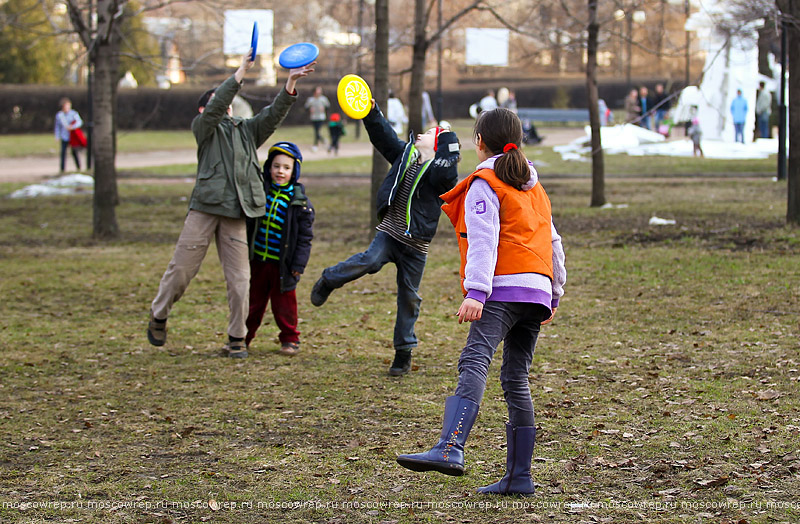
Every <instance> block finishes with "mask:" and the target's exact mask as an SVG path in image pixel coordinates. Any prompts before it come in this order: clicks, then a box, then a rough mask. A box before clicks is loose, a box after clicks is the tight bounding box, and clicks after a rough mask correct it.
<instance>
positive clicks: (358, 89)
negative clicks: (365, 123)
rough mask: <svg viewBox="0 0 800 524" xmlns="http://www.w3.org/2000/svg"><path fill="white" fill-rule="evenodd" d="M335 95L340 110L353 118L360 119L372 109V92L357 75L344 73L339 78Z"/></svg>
mask: <svg viewBox="0 0 800 524" xmlns="http://www.w3.org/2000/svg"><path fill="white" fill-rule="evenodd" d="M336 97H337V98H338V99H339V105H340V106H341V108H342V111H344V113H345V114H346V115H347V116H349V117H350V118H353V119H355V120H361V119H362V118H364V117H365V116H367V113H369V112H370V110H371V109H372V92H371V91H370V90H369V85H367V82H366V81H365V80H364V79H363V78H361V77H360V76H358V75H345V76H343V77H342V79H341V80H339V87H337V88H336Z"/></svg>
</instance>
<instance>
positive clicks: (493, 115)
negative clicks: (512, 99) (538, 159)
mask: <svg viewBox="0 0 800 524" xmlns="http://www.w3.org/2000/svg"><path fill="white" fill-rule="evenodd" d="M474 135H475V138H476V139H477V137H478V135H480V136H481V139H482V140H483V144H484V145H485V146H486V148H487V149H488V150H489V152H491V153H492V154H493V155H499V154H500V153H502V155H500V157H499V158H498V159H497V160H495V162H494V172H495V174H496V175H497V178H499V179H500V180H502V181H503V182H505V183H506V184H508V185H510V186H511V187H513V188H515V189H522V186H524V185H525V184H526V183H527V182H528V180H530V178H531V171H530V167H529V166H528V159H527V158H526V157H525V154H524V153H523V152H522V151H521V150H520V149H519V147H520V144H521V143H522V122H520V120H519V117H517V115H516V114H514V112H513V111H510V110H508V109H505V108H502V107H498V108H497V109H492V110H490V111H484V112H482V113H481V114H480V115H479V116H478V120H477V121H476V122H475V131H474Z"/></svg>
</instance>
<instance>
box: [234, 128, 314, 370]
mask: <svg viewBox="0 0 800 524" xmlns="http://www.w3.org/2000/svg"><path fill="white" fill-rule="evenodd" d="M302 163H303V155H302V154H301V153H300V149H299V148H298V147H297V146H296V145H295V144H293V143H291V142H278V143H277V144H275V145H274V146H272V147H270V148H269V153H268V156H267V161H266V162H265V163H264V190H265V193H266V194H267V205H266V209H267V212H266V214H265V215H264V216H262V217H259V218H248V219H247V238H248V239H249V244H250V310H249V314H248V315H247V321H246V325H247V336H246V337H245V344H246V346H248V347H249V346H250V342H252V340H253V338H254V337H255V336H256V331H258V328H259V326H260V325H261V320H262V319H263V318H264V313H265V312H266V310H267V304H268V303H269V302H270V301H271V302H272V314H273V315H274V316H275V323H276V324H277V325H278V327H279V328H280V335H279V339H280V341H281V349H280V353H281V354H283V355H296V354H297V352H298V350H299V349H300V332H299V331H298V330H297V296H296V294H295V288H296V287H297V282H298V281H299V280H300V275H301V274H302V273H303V271H304V270H305V267H306V264H307V263H308V258H309V256H310V255H311V239H312V238H313V237H314V233H313V229H312V226H313V224H314V207H313V206H312V205H311V202H310V201H309V200H308V197H307V196H306V193H305V187H304V186H303V184H301V183H299V182H298V179H299V178H300V166H301V164H302Z"/></svg>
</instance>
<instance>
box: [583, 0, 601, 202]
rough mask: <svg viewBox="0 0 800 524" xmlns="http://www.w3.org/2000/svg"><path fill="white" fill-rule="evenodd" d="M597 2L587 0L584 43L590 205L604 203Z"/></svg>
mask: <svg viewBox="0 0 800 524" xmlns="http://www.w3.org/2000/svg"><path fill="white" fill-rule="evenodd" d="M597 2H598V0H589V27H588V28H587V29H588V40H587V45H586V48H587V49H586V58H587V59H586V92H587V93H588V95H589V124H590V126H591V128H592V200H591V204H590V205H591V206H592V207H600V206H602V205H603V204H605V203H606V190H605V162H604V160H603V145H602V143H601V141H600V109H599V107H598V94H597V36H598V33H599V32H600V24H599V23H598V22H597Z"/></svg>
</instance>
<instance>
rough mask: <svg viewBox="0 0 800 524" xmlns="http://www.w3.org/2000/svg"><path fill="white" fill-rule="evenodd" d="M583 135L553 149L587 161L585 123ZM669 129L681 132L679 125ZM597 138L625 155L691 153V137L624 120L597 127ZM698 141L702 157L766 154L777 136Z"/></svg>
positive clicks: (613, 151)
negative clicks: (673, 135)
mask: <svg viewBox="0 0 800 524" xmlns="http://www.w3.org/2000/svg"><path fill="white" fill-rule="evenodd" d="M585 130H586V136H583V137H581V138H577V139H575V140H573V141H572V142H570V143H569V144H567V145H565V146H556V147H554V148H553V151H555V152H556V153H560V154H561V158H562V159H563V160H565V161H569V160H572V161H579V162H588V161H589V157H590V156H591V152H592V148H591V147H590V144H591V141H590V139H589V136H590V135H589V133H590V132H591V131H590V129H589V127H588V126H587V127H586V129H585ZM673 131H677V132H679V133H680V132H681V131H680V130H679V129H674V130H673ZM600 140H601V143H602V145H603V151H605V152H606V153H608V154H610V155H616V154H621V153H627V154H628V155H629V156H646V155H662V156H692V149H693V148H692V141H691V140H689V139H688V138H683V137H680V138H674V139H670V140H665V139H664V137H663V136H662V135H660V134H658V133H654V132H652V131H648V130H647V129H643V128H641V127H638V126H635V125H632V124H624V125H618V126H610V127H602V128H600ZM700 145H701V146H702V148H703V153H704V154H705V156H706V158H716V159H732V160H738V159H745V158H768V157H769V155H773V154H776V153H777V152H778V139H776V138H759V139H758V140H756V141H755V142H751V143H749V144H738V143H736V142H722V141H719V140H702V141H701V142H700Z"/></svg>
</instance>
